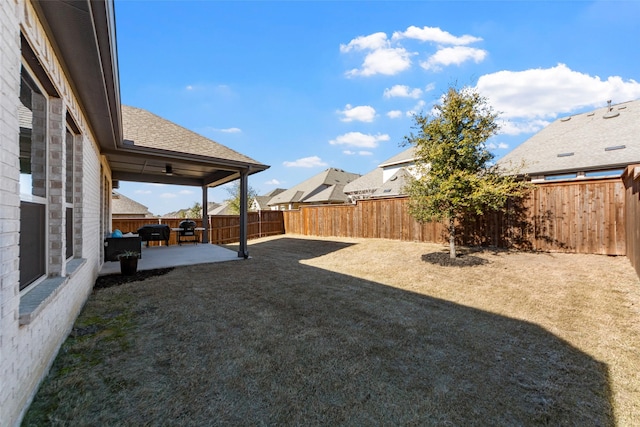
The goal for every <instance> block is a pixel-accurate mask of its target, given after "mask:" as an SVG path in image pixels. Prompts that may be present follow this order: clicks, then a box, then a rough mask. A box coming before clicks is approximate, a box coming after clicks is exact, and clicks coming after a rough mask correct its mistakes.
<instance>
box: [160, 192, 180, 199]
mask: <svg viewBox="0 0 640 427" xmlns="http://www.w3.org/2000/svg"><path fill="white" fill-rule="evenodd" d="M160 197H161V198H163V199H173V198H174V197H178V196H177V195H175V194H174V193H162V194H161V195H160Z"/></svg>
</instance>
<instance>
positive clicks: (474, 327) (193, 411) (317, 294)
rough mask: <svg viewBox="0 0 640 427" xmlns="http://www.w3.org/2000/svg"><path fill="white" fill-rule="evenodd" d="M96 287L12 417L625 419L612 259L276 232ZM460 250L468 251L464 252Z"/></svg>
mask: <svg viewBox="0 0 640 427" xmlns="http://www.w3.org/2000/svg"><path fill="white" fill-rule="evenodd" d="M250 251H251V256H252V259H250V260H247V261H235V262H227V263H218V264H208V265H199V266H193V267H180V268H176V269H174V270H173V271H171V272H169V273H168V274H166V275H163V276H157V277H153V278H151V279H149V280H145V281H142V282H134V283H127V284H123V285H121V286H116V287H111V288H107V289H101V290H97V291H95V292H94V294H93V295H92V297H91V298H90V300H89V302H88V303H87V306H86V307H85V309H84V311H83V313H82V315H81V316H80V318H79V319H78V321H77V325H76V327H75V329H74V333H73V334H72V336H71V337H70V338H69V339H68V340H67V342H66V343H65V345H64V346H63V348H62V350H61V352H60V355H59V356H58V359H57V360H56V362H55V364H54V366H53V368H52V371H51V373H50V375H49V377H48V378H47V380H46V381H45V383H44V384H43V385H42V387H41V389H40V391H39V393H38V395H37V396H36V399H35V400H34V403H33V404H32V407H31V409H30V411H29V413H28V414H27V417H26V418H25V425H42V424H54V425H116V424H118V425H122V424H123V425H176V424H179V425H194V426H195V425H283V424H284V425H580V426H585V425H614V424H618V425H624V426H627V425H633V424H634V423H637V421H638V420H639V419H640V346H639V342H638V337H639V336H640V323H639V316H638V315H639V314H640V313H639V307H640V304H639V302H640V283H639V281H638V278H637V277H636V275H635V273H634V271H633V269H632V268H631V266H630V265H629V262H628V260H626V259H625V258H612V257H604V256H591V255H569V254H539V253H538V254H534V253H516V252H507V251H496V252H491V251H476V252H473V253H467V254H466V255H465V256H466V257H473V258H472V259H479V260H480V262H476V261H477V260H476V261H474V262H472V263H471V264H474V265H472V266H463V267H456V266H441V265H439V264H437V263H434V262H430V261H432V260H433V259H434V258H437V257H438V256H434V255H430V254H433V253H439V252H441V251H443V247H442V246H440V245H432V244H424V243H408V242H397V241H388V240H345V239H303V238H299V237H292V236H286V237H282V236H280V237H275V238H266V239H260V240H256V241H252V242H250ZM463 258H464V257H463Z"/></svg>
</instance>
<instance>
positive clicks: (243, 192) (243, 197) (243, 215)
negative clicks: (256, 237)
mask: <svg viewBox="0 0 640 427" xmlns="http://www.w3.org/2000/svg"><path fill="white" fill-rule="evenodd" d="M248 187H249V170H248V169H244V170H242V171H241V172H240V247H239V249H238V257H244V258H245V259H247V258H249V250H248V249H247V222H248V215H247V192H248Z"/></svg>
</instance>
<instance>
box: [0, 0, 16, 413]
mask: <svg viewBox="0 0 640 427" xmlns="http://www.w3.org/2000/svg"><path fill="white" fill-rule="evenodd" d="M20 12H21V9H20V5H19V4H18V3H16V2H14V1H13V0H8V1H4V2H2V3H1V4H0V122H1V123H0V268H1V270H0V376H1V378H0V383H2V386H1V387H0V424H3V425H4V424H5V422H4V420H7V419H9V420H11V419H12V417H13V415H14V413H15V411H16V407H15V403H14V402H15V397H16V390H15V386H14V385H13V384H11V383H10V382H8V381H7V379H15V378H16V372H17V370H18V366H17V363H16V357H15V349H16V347H17V342H18V339H19V337H18V331H19V327H18V306H19V303H20V301H19V296H18V287H19V285H18V280H19V271H18V253H19V248H18V237H19V234H18V232H19V229H20V196H19V186H20V184H19V180H20V174H19V163H18V153H19V151H18V150H19V140H18V136H19V133H18V129H19V122H18V103H19V98H18V95H17V94H18V93H19V90H20V32H19V23H20ZM18 409H19V408H18Z"/></svg>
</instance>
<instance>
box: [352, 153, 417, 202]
mask: <svg viewBox="0 0 640 427" xmlns="http://www.w3.org/2000/svg"><path fill="white" fill-rule="evenodd" d="M415 152H416V147H415V146H411V147H409V148H408V149H407V150H404V151H403V152H401V153H398V154H396V155H395V156H393V157H391V158H390V159H387V160H385V161H384V162H382V163H380V165H379V166H378V167H377V168H375V169H374V170H372V171H371V172H369V173H367V174H365V175H363V176H361V177H360V178H358V179H356V180H354V181H353V182H350V183H349V184H347V185H345V187H344V191H345V193H347V194H350V193H356V192H366V191H371V192H374V191H376V190H378V189H380V188H381V187H382V186H384V185H385V183H384V182H383V179H384V170H385V168H390V167H392V166H396V167H404V166H409V165H411V164H413V162H414V160H415ZM390 185H391V184H390ZM403 185H404V184H403ZM384 188H385V189H387V188H389V187H388V186H387V187H384ZM376 194H377V193H376ZM396 194H401V193H400V192H398V193H396Z"/></svg>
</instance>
